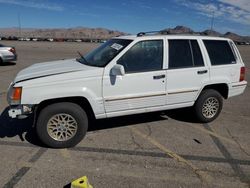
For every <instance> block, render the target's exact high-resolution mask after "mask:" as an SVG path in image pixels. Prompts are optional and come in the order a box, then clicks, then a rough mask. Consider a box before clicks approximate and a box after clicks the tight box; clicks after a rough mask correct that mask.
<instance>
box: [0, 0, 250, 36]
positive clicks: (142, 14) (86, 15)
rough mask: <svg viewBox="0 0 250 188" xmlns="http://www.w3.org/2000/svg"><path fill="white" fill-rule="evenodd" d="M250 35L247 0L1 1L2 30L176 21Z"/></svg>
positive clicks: (129, 28)
mask: <svg viewBox="0 0 250 188" xmlns="http://www.w3.org/2000/svg"><path fill="white" fill-rule="evenodd" d="M213 15H214V25H213V29H214V30H216V31H219V32H222V33H225V32H227V31H230V32H235V33H238V34H241V35H249V36H250V0H154V1H152V0H80V1H79V0H0V18H1V19H0V20H1V21H0V28H9V27H18V26H19V22H18V17H20V23H21V27H22V28H70V27H80V26H82V27H91V28H96V27H102V28H107V29H112V30H119V31H123V32H127V33H131V34H136V33H138V32H141V31H155V30H156V31H157V30H162V29H165V28H169V27H175V26H177V25H183V26H187V27H190V28H192V29H193V30H195V31H203V30H205V29H210V28H211V22H212V17H213Z"/></svg>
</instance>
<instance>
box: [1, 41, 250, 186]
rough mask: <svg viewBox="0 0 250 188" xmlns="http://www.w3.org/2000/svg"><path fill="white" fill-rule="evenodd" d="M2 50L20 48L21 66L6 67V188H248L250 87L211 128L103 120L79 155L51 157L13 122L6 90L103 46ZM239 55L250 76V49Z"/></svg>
mask: <svg viewBox="0 0 250 188" xmlns="http://www.w3.org/2000/svg"><path fill="white" fill-rule="evenodd" d="M1 43H3V44H6V45H10V46H15V47H16V49H17V53H18V61H17V62H16V63H8V64H6V65H3V66H0V114H1V115H0V151H1V152H0V187H5V188H6V187H13V186H15V187H19V188H22V187H23V188H27V187H64V186H65V185H67V184H69V183H70V182H71V181H72V180H74V179H77V178H79V177H81V176H84V175H86V176H87V177H88V179H89V181H90V183H91V184H92V185H93V186H94V187H101V188H105V187H107V188H110V187H143V188H144V187H155V188H160V187H164V188H165V187H192V188H193V187H225V188H228V187H233V188H235V187H246V188H249V187H250V139H249V138H250V123H249V122H250V88H249V84H248V86H247V89H246V91H245V93H244V94H243V95H241V96H237V97H234V98H232V99H229V100H227V101H224V108H223V110H222V113H221V115H220V116H219V118H218V119H217V120H216V121H214V122H212V123H209V124H199V123H196V122H195V120H194V119H193V118H191V117H192V116H190V110H188V109H185V110H171V111H166V112H164V113H163V112H162V113H150V114H141V115H135V116H127V117H119V118H112V119H107V120H98V121H94V122H93V123H92V124H91V127H90V130H89V131H88V133H87V136H86V137H85V139H84V140H83V141H82V142H81V143H80V144H79V145H77V146H76V147H74V148H70V149H49V148H46V147H43V145H42V144H41V143H40V142H39V141H38V139H37V138H36V135H35V133H34V131H33V130H32V128H31V124H32V120H31V119H25V120H11V119H9V118H8V116H7V106H8V105H7V102H6V91H7V88H8V85H9V83H10V82H11V81H12V80H13V79H14V77H15V75H16V74H17V73H18V71H20V70H21V69H23V68H25V67H27V66H30V65H32V64H34V63H38V62H44V61H51V60H58V59H65V58H75V57H77V56H78V55H77V51H80V52H81V53H83V54H85V53H86V52H88V51H89V50H91V49H93V48H94V47H96V46H97V45H98V44H93V43H49V42H7V41H1ZM239 49H240V52H241V54H242V57H243V59H244V61H245V63H246V66H247V67H248V68H249V67H250V46H239ZM248 68H247V81H248V82H250V74H249V69H248Z"/></svg>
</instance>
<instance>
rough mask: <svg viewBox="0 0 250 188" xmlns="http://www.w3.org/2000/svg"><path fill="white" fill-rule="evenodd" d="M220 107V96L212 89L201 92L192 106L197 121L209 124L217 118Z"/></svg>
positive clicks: (221, 101) (221, 103)
mask: <svg viewBox="0 0 250 188" xmlns="http://www.w3.org/2000/svg"><path fill="white" fill-rule="evenodd" d="M222 106H223V98H222V96H221V94H220V93H219V92H218V91H215V90H213V89H207V90H204V91H202V92H201V94H200V96H199V98H198V99H197V101H196V103H195V105H194V111H195V113H196V117H197V119H198V120H199V121H201V122H202V123H209V122H211V121H213V120H215V119H216V118H217V117H218V116H219V114H220V112H221V109H222Z"/></svg>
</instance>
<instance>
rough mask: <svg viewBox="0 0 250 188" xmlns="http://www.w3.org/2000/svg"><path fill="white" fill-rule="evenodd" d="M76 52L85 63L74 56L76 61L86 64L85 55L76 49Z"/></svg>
mask: <svg viewBox="0 0 250 188" xmlns="http://www.w3.org/2000/svg"><path fill="white" fill-rule="evenodd" d="M77 53H78V54H79V56H80V57H81V59H83V61H84V62H85V63H83V62H82V61H81V59H80V58H76V61H78V62H79V63H83V64H86V65H88V61H87V60H86V59H85V57H84V56H83V55H82V54H81V52H79V51H77Z"/></svg>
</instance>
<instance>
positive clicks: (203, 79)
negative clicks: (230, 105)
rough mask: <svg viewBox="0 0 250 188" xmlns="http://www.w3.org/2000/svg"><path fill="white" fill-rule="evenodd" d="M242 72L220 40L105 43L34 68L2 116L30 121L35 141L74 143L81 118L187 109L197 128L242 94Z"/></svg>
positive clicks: (82, 130) (231, 47)
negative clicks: (31, 116) (32, 117)
mask: <svg viewBox="0 0 250 188" xmlns="http://www.w3.org/2000/svg"><path fill="white" fill-rule="evenodd" d="M246 85H247V82H246V81H245V66H244V63H243V61H242V59H241V56H240V53H239V51H238V49H237V48H236V46H235V44H234V43H233V42H232V41H231V40H230V39H226V38H215V37H204V36H183V35H147V34H145V33H140V34H138V35H137V36H122V37H116V38H113V39H111V40H109V41H107V42H106V43H104V44H102V45H101V46H100V47H99V48H97V49H96V50H94V51H92V52H90V53H89V54H87V55H86V56H84V57H83V56H82V57H81V58H79V59H71V60H60V61H55V62H47V63H39V64H35V65H32V66H31V67H28V68H26V69H24V70H22V71H21V72H20V73H19V74H18V75H17V77H16V78H15V80H14V82H13V83H12V84H11V85H10V88H9V92H8V102H9V104H10V110H9V116H10V117H12V118H16V117H17V118H24V117H26V116H28V115H29V114H31V113H34V114H35V125H34V126H35V127H36V130H37V134H38V136H39V138H40V139H41V140H42V141H43V142H44V143H45V144H47V145H48V146H50V147H55V148H62V147H71V146H74V145H76V144H77V143H79V142H80V141H81V140H82V138H83V137H84V136H85V134H86V132H87V129H88V119H89V118H90V117H91V116H93V117H95V118H96V119H101V118H109V117H115V116H123V115H129V114H137V113H145V112H153V111H162V110H168V109H176V108H183V107H191V106H193V109H194V112H195V114H196V115H197V118H198V119H199V120H200V121H201V122H210V121H213V120H214V119H215V118H217V116H218V115H219V113H220V111H221V109H222V104H223V99H228V98H229V97H232V96H236V95H239V94H242V93H243V92H244V90H245V88H246Z"/></svg>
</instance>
